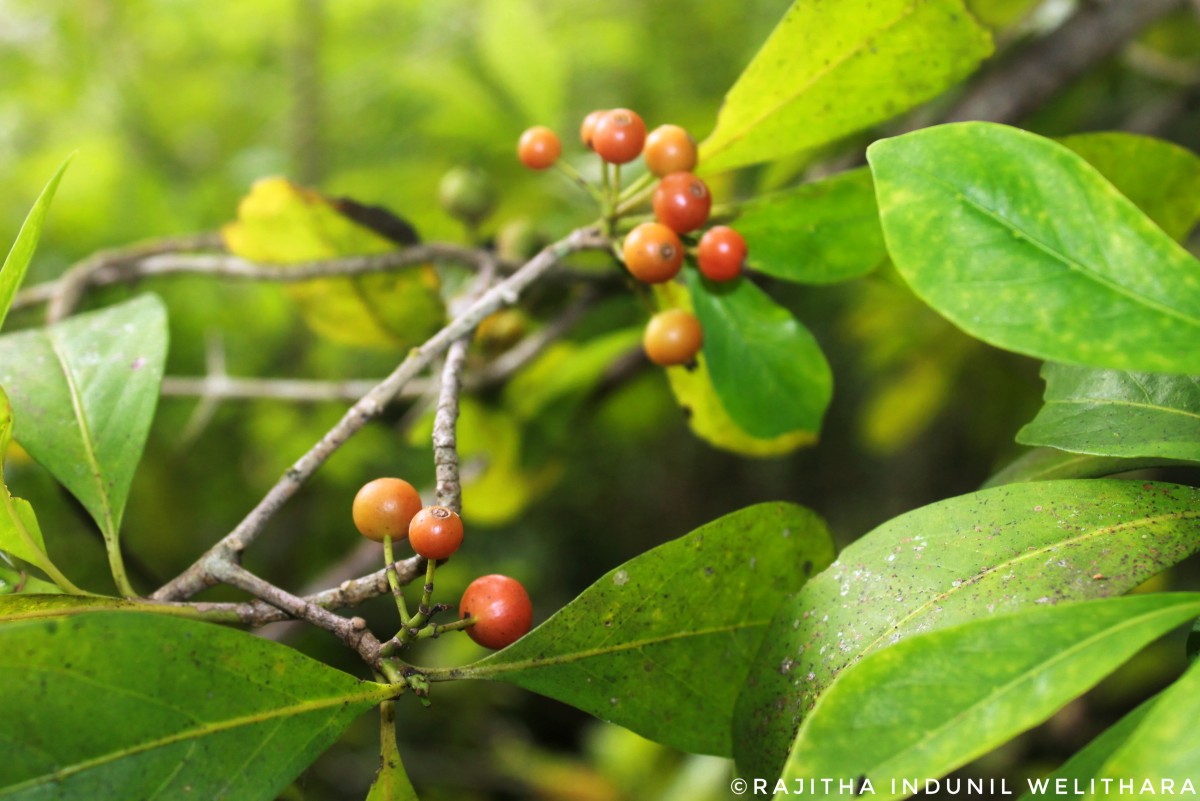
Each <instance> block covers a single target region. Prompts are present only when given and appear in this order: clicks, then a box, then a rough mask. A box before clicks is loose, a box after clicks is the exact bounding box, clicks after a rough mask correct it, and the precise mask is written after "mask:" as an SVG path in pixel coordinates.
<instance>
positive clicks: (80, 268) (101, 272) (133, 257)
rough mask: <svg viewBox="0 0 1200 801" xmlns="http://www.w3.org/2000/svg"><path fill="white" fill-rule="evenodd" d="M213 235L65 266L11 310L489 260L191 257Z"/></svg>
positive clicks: (51, 314) (212, 243) (459, 252)
mask: <svg viewBox="0 0 1200 801" xmlns="http://www.w3.org/2000/svg"><path fill="white" fill-rule="evenodd" d="M220 247H222V243H221V241H220V238H219V236H216V235H213V234H205V235H200V236H193V237H183V238H179V239H164V240H157V241H154V242H149V243H145V244H142V245H134V246H131V247H129V248H121V249H117V250H109V251H101V252H100V253H97V254H95V255H94V256H91V257H89V258H87V259H85V260H83V261H81V262H79V263H78V264H75V265H74V266H72V267H70V268H69V269H68V270H67V271H66V272H65V273H64V274H63V275H62V277H61V278H59V279H58V280H56V281H50V282H47V283H44V284H38V285H37V286H33V287H30V288H29V289H26V290H24V291H22V292H19V293H17V296H16V298H15V299H14V301H13V308H14V309H17V308H23V307H25V306H32V305H34V304H36V303H49V306H48V307H47V310H46V316H47V320H48V321H49V322H54V321H55V320H61V319H62V318H63V317H65V316H67V315H68V314H69V313H70V312H72V311H73V310H74V309H75V307H76V306H78V305H79V301H80V300H81V299H82V297H83V293H84V292H85V291H86V290H87V288H88V287H91V286H104V285H107V284H114V283H119V282H130V281H137V280H139V279H142V278H153V277H156V276H164V275H179V274H201V275H209V276H213V277H215V278H226V279H236V280H243V281H273V282H278V283H297V282H300V281H311V280H312V279H314V278H338V277H350V276H355V275H366V274H368V273H380V272H387V271H389V270H397V269H400V268H403V267H412V266H415V265H418V264H428V263H429V262H434V261H453V262H460V263H463V264H470V265H474V266H479V265H481V264H482V263H483V262H484V261H485V260H488V259H491V258H492V257H491V254H489V253H487V252H486V251H482V250H477V249H474V248H469V247H464V246H462V245H455V244H450V243H445V242H427V243H425V244H421V245H412V246H410V247H406V248H404V249H403V250H397V251H392V252H388V253H380V254H376V255H373V256H349V257H345V258H339V259H325V260H320V261H307V262H298V263H296V264H258V263H256V262H252V261H247V260H246V259H243V258H239V257H238V256H232V255H229V254H226V253H193V252H187V251H190V250H199V249H201V248H211V249H215V248H220Z"/></svg>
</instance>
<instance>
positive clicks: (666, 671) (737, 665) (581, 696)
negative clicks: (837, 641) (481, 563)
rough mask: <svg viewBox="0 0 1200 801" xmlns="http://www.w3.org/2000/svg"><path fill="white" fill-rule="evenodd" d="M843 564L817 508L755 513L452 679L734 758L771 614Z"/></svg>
mask: <svg viewBox="0 0 1200 801" xmlns="http://www.w3.org/2000/svg"><path fill="white" fill-rule="evenodd" d="M832 558H833V544H832V542H831V540H830V538H829V534H828V533H827V532H826V530H825V525H824V523H822V522H821V520H820V519H819V518H818V517H817V516H816V515H815V514H813V513H812V512H810V511H808V510H807V509H804V508H802V507H798V506H793V505H790V504H783V503H769V504H760V505H757V506H751V507H749V508H746V509H742V510H740V511H738V512H734V513H732V514H729V515H726V516H725V517H722V518H720V519H719V520H715V521H713V522H712V523H709V524H707V525H704V526H701V527H700V528H698V529H696V530H695V531H693V532H692V533H691V534H688V535H686V536H684V537H681V538H679V539H677V540H673V541H671V542H668V543H666V544H664V545H660V546H659V547H657V548H654V549H652V550H650V551H647V552H646V553H644V554H642V555H641V556H638V557H636V558H634V559H632V560H631V561H629V562H626V563H625V564H623V565H621V566H620V567H618V568H616V569H615V570H612V571H610V572H609V573H607V574H606V575H605V576H603V577H602V578H601V579H600V580H598V581H597V582H596V583H595V584H593V585H592V586H591V587H589V588H588V589H587V590H584V592H583V593H582V594H581V595H580V596H579V597H578V598H576V599H575V600H574V601H572V602H571V603H570V604H568V605H567V606H566V607H564V608H563V609H561V610H560V611H559V612H557V613H556V614H555V615H554V616H553V617H551V618H550V619H549V620H547V621H546V622H545V623H543V624H542V625H541V626H539V627H538V628H536V629H535V630H534V631H532V632H531V633H530V634H528V635H527V636H526V637H524V638H523V639H521V640H518V641H517V642H516V643H514V644H513V645H511V646H509V647H508V648H506V649H504V650H503V651H501V652H500V653H498V654H495V655H494V656H491V657H488V658H487V659H484V660H482V661H480V662H477V663H476V664H474V665H470V666H468V667H466V668H462V669H459V670H455V671H451V675H452V677H455V678H475V679H502V680H504V681H509V682H512V683H513V684H517V685H519V686H521V687H524V688H526V689H529V690H533V691H535V692H538V693H541V694H543V695H548V696H550V697H551V698H557V699H558V700H560V701H565V702H566V703H569V704H571V705H573V706H576V707H578V708H580V709H582V710H584V711H586V712H589V713H591V714H593V715H596V716H597V717H600V718H603V719H604V720H609V721H612V722H614V723H619V724H620V725H622V726H625V727H626V728H629V729H632V730H633V731H635V732H637V733H639V734H641V735H643V736H645V737H649V738H651V739H653V740H657V741H659V742H662V743H666V744H668V745H671V746H674V747H676V748H680V749H682V750H685V751H692V752H696V753H712V754H728V753H729V752H730V746H731V744H730V739H729V728H730V727H729V722H730V716H731V715H732V713H733V704H734V700H735V699H736V697H737V692H738V689H739V688H740V687H741V685H742V684H743V683H744V682H745V679H746V675H747V673H748V672H749V670H750V664H751V660H752V659H753V658H754V654H755V652H756V651H757V649H758V646H759V644H760V643H761V641H762V637H763V634H764V633H765V631H766V627H767V624H768V623H769V622H770V619H771V614H772V612H773V611H774V610H775V607H777V606H778V605H779V602H780V600H781V599H782V598H783V597H784V596H785V595H786V593H788V592H790V591H792V590H793V589H794V588H795V587H796V586H797V585H798V584H801V583H803V582H804V580H805V579H806V578H807V577H808V576H810V575H813V574H814V573H815V572H816V571H818V570H820V569H821V568H822V567H823V566H824V565H826V564H828V563H829V560H830V559H832Z"/></svg>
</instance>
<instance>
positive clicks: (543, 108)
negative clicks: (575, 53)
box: [478, 0, 569, 125]
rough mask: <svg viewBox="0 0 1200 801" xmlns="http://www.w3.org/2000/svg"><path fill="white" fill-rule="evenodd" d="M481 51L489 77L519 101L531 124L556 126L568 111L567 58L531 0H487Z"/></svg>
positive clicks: (483, 7)
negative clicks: (565, 105) (564, 104)
mask: <svg viewBox="0 0 1200 801" xmlns="http://www.w3.org/2000/svg"><path fill="white" fill-rule="evenodd" d="M478 14H479V16H478V24H479V38H478V41H479V51H480V53H479V54H480V56H481V57H482V60H483V64H484V66H485V67H486V68H487V70H488V76H489V77H490V78H494V79H495V80H496V81H497V82H499V84H500V85H501V86H502V87H504V89H505V90H506V91H507V92H508V94H509V96H511V97H512V98H513V100H514V101H516V104H517V107H518V108H519V109H520V112H521V114H520V117H521V118H523V119H524V120H525V121H526V122H528V123H530V124H532V123H537V124H539V125H554V124H555V123H556V122H557V121H558V119H559V118H560V117H561V115H562V110H563V101H564V99H565V97H566V83H567V78H568V71H567V67H568V66H569V65H568V64H567V63H566V60H565V59H564V58H563V54H562V52H561V51H560V49H559V47H558V45H557V42H556V40H555V37H554V36H553V34H552V33H551V32H550V30H549V29H548V27H547V25H546V21H545V19H544V15H543V12H542V10H541V8H540V7H539V5H538V4H536V3H533V2H531V0H485V2H483V3H482V4H480V8H479V12H478Z"/></svg>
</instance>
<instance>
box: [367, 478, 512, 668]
mask: <svg viewBox="0 0 1200 801" xmlns="http://www.w3.org/2000/svg"><path fill="white" fill-rule="evenodd" d="M351 513H352V516H353V517H354V525H355V527H356V528H357V529H358V530H359V533H361V534H362V535H363V536H364V537H366V538H367V539H371V540H375V541H376V542H383V540H384V538H385V537H389V538H391V540H393V541H395V540H401V539H404V538H405V537H407V538H408V541H409V543H410V544H411V545H412V549H413V551H414V552H416V553H417V554H419V555H420V556H424V557H425V558H426V559H429V560H440V559H448V558H449V557H450V556H451V555H452V554H454V552H455V551H457V550H458V547H459V546H460V545H462V541H463V523H462V518H461V517H459V516H458V513H457V512H455V511H453V510H452V509H447V508H446V507H444V506H423V505H422V503H421V496H420V495H419V494H418V493H417V491H416V489H415V488H414V487H413V485H412V484H409V483H408V482H407V481H405V480H404V479H401V478H377V479H375V480H374V481H369V482H367V483H366V484H364V485H363V487H362V489H360V490H359V491H358V494H357V495H355V496H354V504H353V507H352V510H351ZM458 616H459V619H460V620H465V619H466V618H468V617H471V618H473V619H474V621H475V622H474V623H473V624H471V625H470V626H468V627H467V634H468V635H469V636H470V637H471V639H472V640H474V641H475V642H477V643H479V644H480V645H482V646H484V647H486V648H504V647H505V646H507V645H510V644H512V643H513V642H515V641H517V640H518V639H520V638H521V637H523V636H525V634H526V633H527V632H528V631H529V629H530V627H531V626H532V625H533V604H532V603H531V602H530V600H529V594H528V593H527V592H525V588H524V587H523V586H521V582H519V581H517V580H516V579H514V578H509V577H508V576H501V575H498V574H496V575H490V576H481V577H480V578H477V579H475V580H474V581H472V582H471V584H470V585H469V586H468V587H467V589H466V592H464V593H463V596H462V600H461V601H460V602H459V604H458Z"/></svg>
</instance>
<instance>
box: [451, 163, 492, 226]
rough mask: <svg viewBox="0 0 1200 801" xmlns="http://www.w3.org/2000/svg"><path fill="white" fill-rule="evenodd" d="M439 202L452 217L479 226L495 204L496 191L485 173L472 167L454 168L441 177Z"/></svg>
mask: <svg viewBox="0 0 1200 801" xmlns="http://www.w3.org/2000/svg"><path fill="white" fill-rule="evenodd" d="M438 202H439V203H441V204H442V208H443V209H445V210H446V213H447V214H449V215H451V216H452V217H456V218H458V219H459V220H462V221H463V222H464V223H467V224H468V225H478V224H479V223H480V222H482V221H483V220H484V218H486V217H487V216H488V215H489V214H491V213H492V209H493V208H495V206H496V190H495V188H494V187H493V186H492V182H491V181H490V180H488V177H487V174H486V173H484V172H483V171H482V170H479V169H476V168H474V167H455V168H454V169H452V170H450V171H449V172H447V173H446V174H445V175H443V176H442V182H441V183H440V184H439V185H438Z"/></svg>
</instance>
